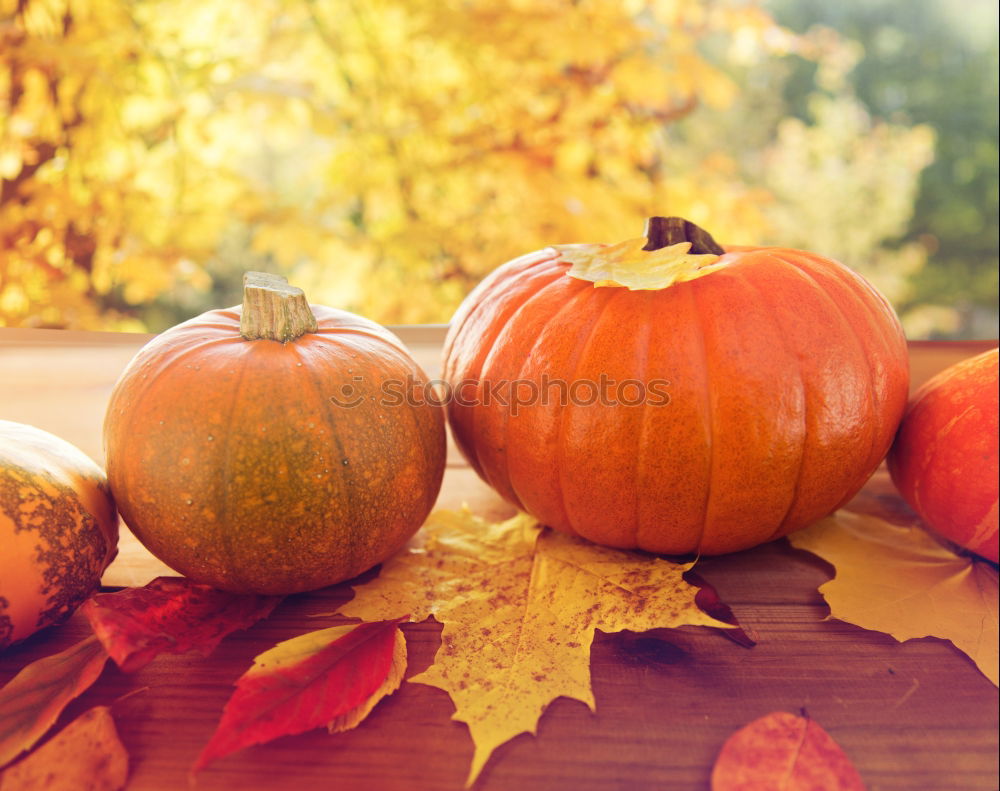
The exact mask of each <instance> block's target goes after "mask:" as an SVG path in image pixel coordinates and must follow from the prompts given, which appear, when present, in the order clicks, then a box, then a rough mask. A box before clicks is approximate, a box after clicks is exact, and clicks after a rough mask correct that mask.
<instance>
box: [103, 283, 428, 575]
mask: <svg viewBox="0 0 1000 791" xmlns="http://www.w3.org/2000/svg"><path fill="white" fill-rule="evenodd" d="M279 281H280V282H279ZM425 378H426V377H425V375H424V373H423V372H422V371H421V370H420V368H419V366H418V365H417V364H416V363H415V362H414V361H413V359H412V358H411V356H410V355H409V353H408V352H407V351H406V349H405V347H404V346H403V345H402V344H401V342H400V341H399V340H398V339H397V338H396V337H395V336H394V335H393V334H392V333H390V332H389V331H388V330H386V329H384V328H382V327H380V326H379V325H377V324H375V323H373V322H371V321H368V320H367V319H364V318H361V317H359V316H355V315H353V314H351V313H347V312H344V311H339V310H334V309H332V308H327V307H323V306H318V305H314V306H311V307H310V306H309V305H308V304H307V303H306V302H305V298H304V296H303V295H302V292H301V290H299V289H295V288H292V287H290V286H288V285H287V283H284V282H283V279H276V278H273V277H267V276H252V277H249V278H248V282H247V285H246V288H245V299H244V304H243V305H242V306H238V307H235V308H231V309H229V310H215V311H210V312H208V313H205V314H203V315H201V316H199V317H197V318H194V319H191V320H189V321H187V322H184V323H183V324H180V325H178V326H176V327H174V328H172V329H170V330H167V331H166V332H164V333H162V334H161V335H159V336H158V337H156V338H154V339H153V340H152V341H151V342H150V343H149V344H147V345H146V346H145V347H143V349H141V350H140V351H139V353H138V354H137V355H136V357H135V358H134V359H133V360H132V362H131V363H130V364H129V366H128V368H127V369H126V370H125V372H124V373H123V374H122V376H121V378H120V380H119V381H118V383H117V385H116V386H115V389H114V391H113V393H112V396H111V400H110V403H109V405H108V411H107V416H106V419H105V426H104V438H105V446H106V455H107V466H108V480H109V481H110V484H111V489H112V491H113V492H114V493H115V496H116V499H117V501H118V504H119V509H120V511H121V514H122V518H123V520H124V521H125V523H126V524H127V525H128V526H129V527H130V528H131V529H132V531H133V532H134V533H135V535H136V536H137V537H138V538H139V540H140V541H141V542H142V543H143V544H144V545H145V546H146V547H147V548H148V549H149V550H150V551H151V552H152V553H153V554H154V555H156V556H157V557H158V558H160V559H161V560H163V561H164V562H165V563H166V564H167V565H169V566H170V567H171V568H173V569H175V570H177V571H179V572H181V573H183V574H185V575H186V576H188V577H190V578H191V579H193V580H195V581H197V582H201V583H205V584H208V585H213V586H215V587H217V588H220V589H224V590H230V591H237V592H255V593H264V594H287V593H294V592H298V591H305V590H312V589H315V588H320V587H323V586H326V585H331V584H333V583H336V582H340V581H341V580H344V579H348V578H350V577H353V576H355V575H357V574H359V573H361V572H363V571H365V570H366V569H368V568H371V567H372V566H374V565H376V564H377V563H380V562H381V561H382V560H384V559H385V558H386V557H388V556H389V555H390V554H392V553H393V552H395V551H396V550H397V549H399V548H400V547H401V546H402V545H403V544H404V543H405V542H406V541H407V539H408V538H409V537H410V536H411V535H413V533H414V532H415V531H416V530H417V529H418V528H419V527H420V525H421V524H422V523H423V520H424V518H425V517H426V516H427V513H428V512H429V511H430V509H431V507H432V505H433V504H434V501H435V499H436V497H437V494H438V491H439V489H440V486H441V479H442V475H443V473H444V461H445V428H444V416H443V410H442V409H441V408H440V405H437V404H434V403H432V402H428V401H421V400H419V399H407V398H406V397H405V394H404V393H403V391H404V389H405V388H407V387H411V386H413V387H419V384H420V383H422V382H423V381H424V380H425ZM414 383H416V384H414Z"/></svg>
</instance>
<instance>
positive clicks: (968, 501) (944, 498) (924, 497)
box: [889, 349, 1000, 563]
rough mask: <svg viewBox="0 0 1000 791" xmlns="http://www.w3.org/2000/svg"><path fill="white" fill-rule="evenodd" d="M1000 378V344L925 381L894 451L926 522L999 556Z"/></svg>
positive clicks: (899, 474)
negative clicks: (999, 435) (999, 391)
mask: <svg viewBox="0 0 1000 791" xmlns="http://www.w3.org/2000/svg"><path fill="white" fill-rule="evenodd" d="M998 379H1000V377H998V352H997V350H996V349H993V350H991V351H987V352H983V353H982V354H979V355H976V356H975V357H971V358H969V359H967V360H963V361H962V362H959V363H956V364H955V365H953V366H951V367H950V368H947V369H946V370H944V371H942V372H941V373H939V374H938V375H937V376H935V377H934V378H932V379H931V380H929V381H928V382H926V383H924V385H923V386H921V387H920V389H919V390H917V392H916V393H914V395H913V398H912V400H911V401H910V406H909V408H908V409H907V411H906V415H905V416H904V417H903V422H902V424H901V425H900V427H899V433H898V434H897V436H896V441H895V442H894V443H893V446H892V450H891V451H890V452H889V473H890V474H891V475H892V480H893V482H894V483H895V484H896V486H897V488H898V489H899V491H900V493H901V494H902V495H903V499H905V500H906V501H907V502H908V503H909V504H910V506H911V507H912V508H913V510H915V511H916V512H917V513H918V514H919V515H920V517H921V518H922V519H923V520H924V522H925V523H926V524H928V525H929V526H930V527H931V528H933V529H934V530H936V531H937V532H938V533H940V534H941V535H943V536H944V537H945V538H948V539H950V540H952V541H954V542H955V543H956V544H959V545H961V546H963V547H966V548H967V549H971V550H972V551H973V552H976V553H978V554H980V555H982V556H983V557H985V558H988V559H989V560H992V561H993V562H994V563H996V562H997V561H998V559H1000V558H998V556H1000V540H998V534H997V521H998V519H997V491H998V488H1000V486H998V483H997V481H998V472H1000V469H998V468H1000V461H998V456H1000V440H998V438H997V430H998V418H997V410H998V407H1000V399H998V396H997V387H998Z"/></svg>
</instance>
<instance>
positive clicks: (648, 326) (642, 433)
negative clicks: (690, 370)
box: [632, 293, 653, 547]
mask: <svg viewBox="0 0 1000 791" xmlns="http://www.w3.org/2000/svg"><path fill="white" fill-rule="evenodd" d="M643 303H644V307H645V314H646V320H645V321H643V322H640V324H641V326H642V330H643V339H642V342H641V343H640V344H639V345H638V346H639V352H640V353H639V355H638V357H639V359H640V360H641V365H640V364H638V363H637V366H636V369H637V370H639V369H640V368H641V373H638V374H637V375H636V377H635V378H636V379H638V380H639V381H640V382H643V383H644V386H647V385H648V384H649V382H648V381H645V378H646V377H647V376H648V375H649V345H650V342H651V339H652V336H653V328H652V312H653V296H652V294H651V293H647V294H646V295H645V298H644V299H643ZM641 409H642V415H641V416H640V418H639V435H638V437H637V438H636V450H635V480H636V481H638V482H639V488H638V490H637V491H636V495H635V515H634V516H633V521H632V524H633V530H632V546H635V547H638V546H639V531H640V529H641V527H642V496H643V494H644V493H645V489H644V488H643V487H642V482H643V480H644V476H643V471H642V467H643V462H644V461H645V459H646V458H647V457H648V454H647V453H646V452H645V451H646V440H647V433H648V431H649V397H648V394H647V396H646V397H645V398H643V400H642V407H641Z"/></svg>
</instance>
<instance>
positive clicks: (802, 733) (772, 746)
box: [712, 711, 865, 791]
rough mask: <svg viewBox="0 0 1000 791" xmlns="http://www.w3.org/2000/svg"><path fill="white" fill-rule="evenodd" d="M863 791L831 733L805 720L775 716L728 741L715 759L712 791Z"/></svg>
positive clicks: (857, 776) (755, 723)
mask: <svg viewBox="0 0 1000 791" xmlns="http://www.w3.org/2000/svg"><path fill="white" fill-rule="evenodd" d="M779 789H780V791H865V786H864V783H863V782H862V781H861V775H859V774H858V770H857V769H855V768H854V765H853V764H852V763H851V761H850V759H849V758H848V757H847V755H846V754H845V753H844V751H843V750H842V749H840V746H839V745H838V744H837V743H836V742H835V741H834V740H833V739H832V738H830V734H828V733H827V732H826V731H824V730H823V729H822V728H821V727H820V726H819V725H817V724H816V723H815V722H813V721H812V720H810V719H808V718H806V717H797V716H795V715H794V714H789V713H788V712H786V711H776V712H774V713H772V714H768V715H767V716H766V717H761V718H760V719H757V720H754V721H753V722H751V723H750V724H749V725H745V726H744V727H742V728H740V729H739V730H738V731H736V733H734V734H733V735H732V736H730V737H729V738H728V739H727V740H726V743H725V744H724V745H722V750H721V751H720V753H719V757H718V758H716V760H715V767H714V769H713V770H712V791H778V790H779Z"/></svg>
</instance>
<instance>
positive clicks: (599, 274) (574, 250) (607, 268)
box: [555, 237, 727, 291]
mask: <svg viewBox="0 0 1000 791" xmlns="http://www.w3.org/2000/svg"><path fill="white" fill-rule="evenodd" d="M648 241H649V240H648V239H646V238H645V237H640V238H638V239H628V240H626V241H624V242H619V243H618V244H613V245H606V246H605V245H594V244H566V245H556V248H555V249H557V250H558V251H559V253H560V256H561V257H562V259H563V260H564V261H568V262H569V263H571V264H572V266H571V267H570V270H569V271H568V272H567V273H566V274H568V275H569V276H570V277H575V278H577V279H579V280H589V281H591V282H592V283H593V284H594V285H595V286H597V287H598V288H601V287H605V286H624V287H625V288H627V289H629V290H630V291H655V290H659V289H662V288H666V287H667V286H669V285H671V284H672V283H680V282H683V281H685V280H693V279H694V278H696V277H702V276H703V275H707V274H708V273H709V272H714V271H715V270H717V269H721V268H722V267H725V266H727V264H725V263H721V264H720V263H716V262H717V261H719V259H720V258H721V256H718V255H712V254H697V255H692V254H691V253H690V252H689V250H690V249H691V242H678V243H677V244H671V245H667V246H666V247H661V248H660V249H659V250H643V249H642V248H643V247H644V246H645V245H646V244H647V243H648Z"/></svg>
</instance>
